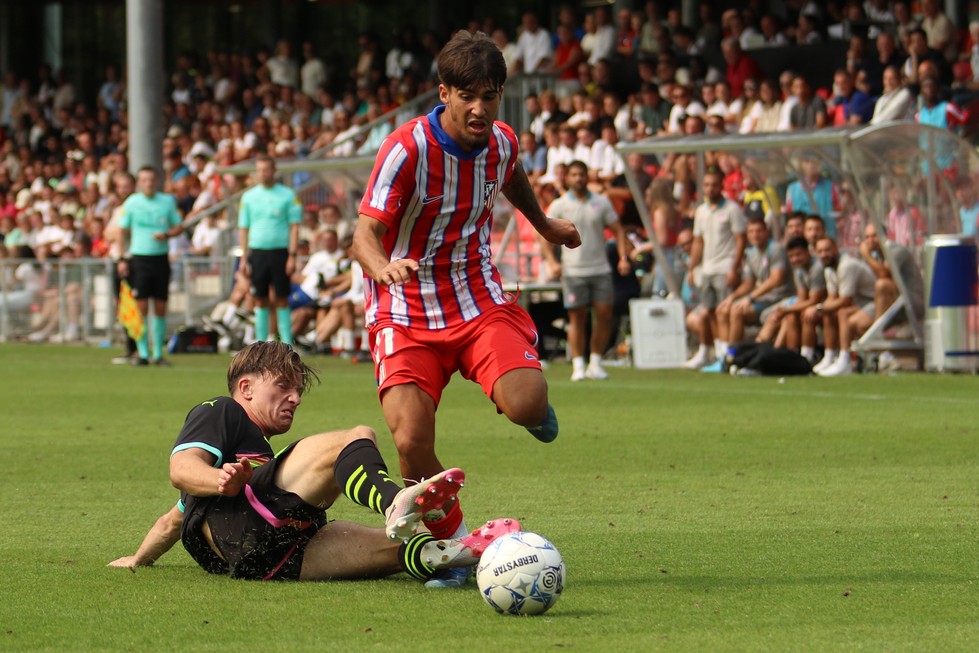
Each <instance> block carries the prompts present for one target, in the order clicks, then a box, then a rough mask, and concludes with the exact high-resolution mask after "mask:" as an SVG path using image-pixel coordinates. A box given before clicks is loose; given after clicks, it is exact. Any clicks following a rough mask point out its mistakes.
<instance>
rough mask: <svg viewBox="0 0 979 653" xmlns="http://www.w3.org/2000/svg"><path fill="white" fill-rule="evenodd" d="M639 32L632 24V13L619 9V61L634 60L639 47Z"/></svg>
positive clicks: (616, 52) (616, 48)
mask: <svg viewBox="0 0 979 653" xmlns="http://www.w3.org/2000/svg"><path fill="white" fill-rule="evenodd" d="M638 41H639V31H638V30H637V29H635V27H634V25H633V23H632V11H631V10H629V9H625V8H623V9H619V31H618V33H617V34H616V40H615V55H616V58H617V59H619V60H627V59H632V57H633V54H634V53H635V50H636V49H637V47H638Z"/></svg>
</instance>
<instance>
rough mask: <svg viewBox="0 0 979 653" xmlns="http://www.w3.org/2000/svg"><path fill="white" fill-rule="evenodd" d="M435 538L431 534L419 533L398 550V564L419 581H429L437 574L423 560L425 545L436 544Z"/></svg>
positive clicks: (403, 543)
mask: <svg viewBox="0 0 979 653" xmlns="http://www.w3.org/2000/svg"><path fill="white" fill-rule="evenodd" d="M434 541H435V538H434V537H432V535H431V533H419V534H418V535H415V536H413V537H411V538H410V539H408V540H406V541H405V542H402V544H401V547H400V548H399V549H398V563H399V564H400V565H401V568H402V569H404V570H405V572H407V573H408V574H409V575H410V576H412V577H413V578H417V579H418V580H428V579H429V578H431V577H432V576H433V575H434V574H435V569H434V568H433V567H430V566H428V564H426V562H425V560H424V559H422V553H423V552H424V548H425V545H426V544H428V543H429V542H434Z"/></svg>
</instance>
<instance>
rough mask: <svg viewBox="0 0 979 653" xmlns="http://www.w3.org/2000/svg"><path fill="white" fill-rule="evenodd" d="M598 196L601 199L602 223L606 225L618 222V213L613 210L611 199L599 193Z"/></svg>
mask: <svg viewBox="0 0 979 653" xmlns="http://www.w3.org/2000/svg"><path fill="white" fill-rule="evenodd" d="M599 197H600V198H601V200H602V223H603V224H604V225H605V226H606V227H608V226H611V225H613V224H615V223H616V222H618V220H619V214H618V213H616V212H615V207H613V206H612V202H611V200H609V198H607V197H605V196H604V195H599Z"/></svg>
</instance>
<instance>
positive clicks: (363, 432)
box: [347, 424, 377, 444]
mask: <svg viewBox="0 0 979 653" xmlns="http://www.w3.org/2000/svg"><path fill="white" fill-rule="evenodd" d="M347 433H348V439H349V440H350V442H354V441H356V440H370V441H371V442H373V443H374V444H377V433H375V432H374V429H372V428H371V427H369V426H364V425H363V424H359V425H357V426H355V427H353V428H352V429H350V430H349V431H348V432H347Z"/></svg>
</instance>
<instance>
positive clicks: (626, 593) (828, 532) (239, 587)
mask: <svg viewBox="0 0 979 653" xmlns="http://www.w3.org/2000/svg"><path fill="white" fill-rule="evenodd" d="M111 355H112V352H110V351H108V350H99V349H85V348H57V347H29V346H22V345H3V346H0V390H2V392H0V402H2V403H0V405H2V407H3V408H2V414H3V425H4V429H3V445H4V446H3V448H2V452H3V453H2V460H3V469H4V470H5V478H4V482H3V484H2V485H0V498H2V504H0V505H2V513H0V514H2V526H0V565H2V569H3V578H2V581H0V587H2V589H0V651H58V652H63V651H139V652H144V651H177V650H179V651H218V652H221V653H227V652H228V651H233V650H264V651H306V650H332V651H431V650H442V649H445V650H458V649H461V648H462V647H464V648H465V649H468V650H491V651H496V650H514V651H537V650H569V649H570V650H577V651H652V650H664V651H935V650H942V651H974V650H979V556H977V535H979V532H977V531H979V520H977V517H979V488H977V481H979V475H977V464H976V459H977V452H979V429H977V422H979V419H977V415H979V411H977V397H979V379H977V378H976V377H971V376H937V375H923V374H907V375H900V376H892V377H889V376H866V377H860V376H854V377H848V378H838V379H821V378H806V379H798V378H790V379H787V380H785V382H784V383H780V382H779V381H778V379H773V378H732V377H729V376H720V375H708V374H700V373H690V372H681V371H639V370H632V369H620V368H614V369H610V374H611V379H610V380H609V381H607V382H582V383H576V384H572V383H571V382H570V381H569V380H568V376H569V373H570V370H569V368H568V367H567V366H565V365H554V366H552V367H551V368H550V369H549V370H547V372H546V374H547V377H548V380H549V382H550V386H551V399H552V403H553V404H554V405H555V407H556V409H557V412H558V416H559V418H560V420H561V427H562V430H561V435H560V437H559V438H558V440H557V441H556V442H555V443H553V444H551V445H542V444H539V443H537V442H536V441H535V440H534V439H533V438H532V437H530V436H529V435H528V434H527V433H526V432H525V431H523V429H520V428H518V427H516V426H513V425H511V424H510V423H509V422H507V421H506V419H505V418H503V417H501V416H498V415H496V414H495V411H494V409H493V407H492V405H491V404H490V402H489V401H487V400H486V398H485V397H483V396H482V395H481V393H480V391H479V388H478V387H477V386H475V385H474V384H471V383H468V382H466V381H464V380H462V379H460V378H456V379H454V380H453V382H452V383H451V384H450V386H449V388H448V390H447V392H446V394H445V397H444V400H443V404H442V408H441V409H440V411H439V421H438V446H439V452H440V456H441V458H442V460H443V462H444V463H445V464H447V465H453V466H459V467H462V468H464V469H465V470H466V472H467V474H468V483H467V485H466V488H465V489H464V490H463V493H462V494H461V495H460V496H461V497H462V498H463V507H464V510H465V512H466V515H467V521H468V523H469V525H470V526H471V527H474V526H476V525H478V524H480V523H482V522H483V521H485V520H486V519H489V518H492V517H498V516H513V517H517V518H519V519H521V520H522V522H523V524H524V526H525V528H527V529H528V530H534V531H537V532H540V533H541V534H543V535H545V536H546V537H548V538H549V539H551V540H552V541H553V542H554V543H555V544H556V545H557V547H558V548H559V549H560V551H561V552H562V554H563V555H564V558H565V564H566V566H567V574H568V582H567V586H566V589H565V592H564V595H563V596H562V597H561V600H560V601H558V603H557V605H556V606H555V607H554V608H553V609H552V610H551V611H550V612H549V613H547V614H546V615H544V616H542V617H533V618H511V617H501V616H498V615H497V614H495V613H494V612H493V611H492V610H491V609H490V608H489V607H488V606H486V605H485V604H483V602H482V600H481V599H480V597H479V595H478V593H477V591H476V589H475V584H474V583H473V584H470V585H469V586H468V587H467V588H466V589H464V590H445V591H428V590H425V589H424V588H422V587H421V586H420V585H419V584H418V583H416V582H414V581H412V580H411V579H409V578H408V577H407V576H405V575H399V576H394V577H391V578H388V579H384V580H379V581H363V582H332V583H259V582H244V581H231V580H229V579H227V578H223V577H214V576H209V575H208V574H206V573H205V572H203V571H202V570H200V569H199V568H198V567H197V566H196V565H195V564H194V563H193V561H192V560H191V559H190V558H189V556H188V555H187V554H186V553H185V552H184V551H183V549H182V547H180V546H179V545H178V546H177V547H175V548H174V550H173V551H171V552H170V553H168V554H167V555H165V556H164V557H163V558H162V559H161V560H160V561H159V562H158V563H157V565H156V566H155V567H153V568H148V569H137V570H136V571H135V573H133V572H130V571H126V570H116V569H108V568H106V567H105V566H104V565H105V563H106V562H108V561H109V560H112V559H114V558H116V557H118V556H121V555H125V554H129V553H132V552H133V551H134V550H135V547H136V545H137V544H138V543H139V540H140V538H141V537H142V535H143V533H144V532H145V531H146V529H147V528H148V527H149V526H150V524H151V523H152V522H153V520H154V519H155V518H156V517H157V516H159V515H160V514H161V513H162V512H163V511H165V510H166V509H167V508H169V507H170V506H171V505H172V504H173V502H174V500H175V499H176V492H175V490H173V489H172V488H171V487H170V486H169V483H168V480H167V457H168V454H169V451H170V447H171V445H172V443H173V440H174V438H175V437H176V434H177V432H178V430H179V429H180V426H181V424H182V422H183V418H184V416H185V415H186V412H187V411H188V410H189V409H190V407H191V406H192V405H194V404H195V403H196V402H198V401H201V400H203V399H206V398H209V397H211V396H214V395H219V394H224V393H225V392H226V388H225V376H224V374H225V371H226V366H227V363H228V360H229V359H228V357H227V356H223V355H185V356H175V357H174V363H175V364H174V367H173V368H170V369H157V368H129V367H119V366H112V365H110V364H109V358H110V357H111ZM312 360H313V362H314V365H316V366H317V367H318V368H319V369H320V370H321V372H322V377H323V382H322V384H321V385H320V386H319V387H317V388H315V389H314V390H313V391H312V393H311V394H310V395H309V396H308V397H307V398H306V399H305V401H304V403H303V406H302V408H300V411H299V413H298V414H297V419H296V423H295V425H294V427H293V430H292V432H291V433H290V434H287V435H284V436H279V437H278V438H276V439H274V440H273V445H276V444H278V445H284V444H286V443H288V442H289V441H290V439H291V438H295V437H300V436H302V435H306V434H310V433H314V432H318V431H324V430H329V429H333V428H339V427H347V426H352V425H354V424H357V423H363V424H368V425H370V426H372V427H374V428H375V429H376V430H377V431H378V433H379V440H380V443H381V449H382V452H383V453H384V456H385V458H386V459H387V460H388V462H389V464H391V466H392V471H395V472H396V471H397V463H396V457H395V454H394V449H393V446H392V444H391V440H390V435H389V433H388V432H387V430H386V428H385V426H384V423H383V421H382V418H381V411H380V408H379V405H378V403H377V399H376V395H375V391H374V384H373V374H372V368H371V367H370V366H369V365H364V364H359V365H354V364H350V363H347V362H345V361H335V360H327V359H324V358H314V359H312ZM330 514H331V516H333V517H338V518H344V519H353V520H357V521H362V522H365V523H371V524H377V525H380V523H381V521H380V517H379V516H377V515H374V514H372V513H370V512H368V511H366V510H364V509H363V508H358V507H356V506H353V505H352V504H350V503H349V502H347V501H345V500H343V499H341V501H340V502H339V504H338V505H337V506H336V507H335V509H331V511H330Z"/></svg>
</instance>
